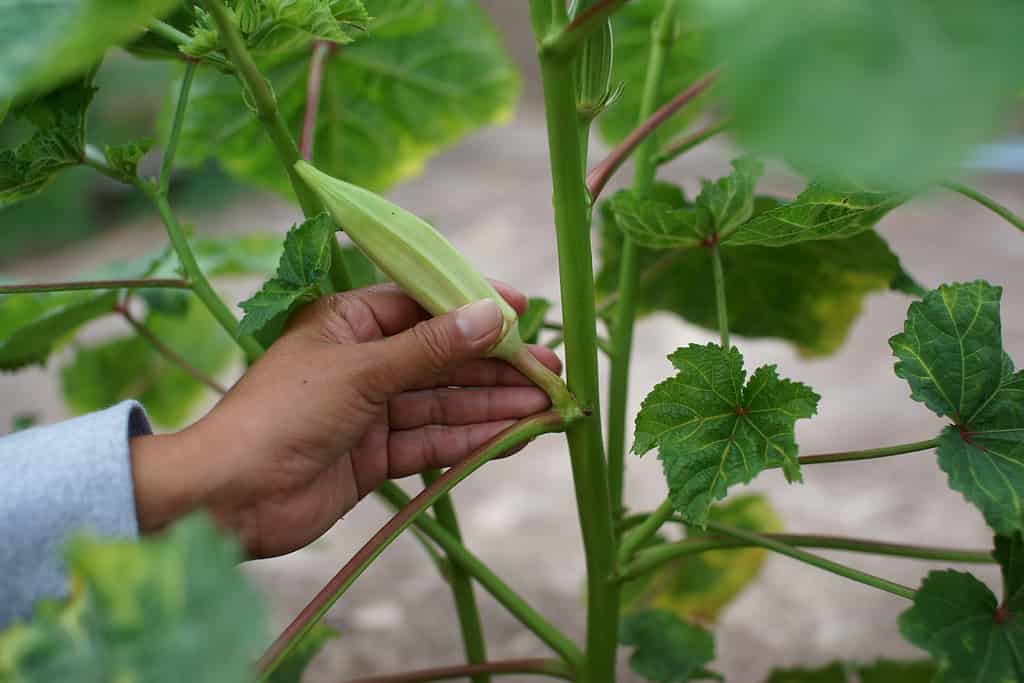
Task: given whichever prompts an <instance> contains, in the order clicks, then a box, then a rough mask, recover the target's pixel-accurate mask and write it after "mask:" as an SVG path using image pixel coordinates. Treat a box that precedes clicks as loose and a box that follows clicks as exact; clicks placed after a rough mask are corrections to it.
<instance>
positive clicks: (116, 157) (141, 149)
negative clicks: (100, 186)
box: [103, 140, 153, 183]
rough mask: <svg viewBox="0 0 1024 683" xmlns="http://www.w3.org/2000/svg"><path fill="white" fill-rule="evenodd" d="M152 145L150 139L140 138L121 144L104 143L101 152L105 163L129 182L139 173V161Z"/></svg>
mask: <svg viewBox="0 0 1024 683" xmlns="http://www.w3.org/2000/svg"><path fill="white" fill-rule="evenodd" d="M152 146H153V141H152V140H140V141H138V142H129V143H126V144H123V145H114V146H111V145H104V147H103V154H104V156H106V158H107V163H109V164H110V166H111V167H112V168H113V169H114V170H115V171H116V172H117V174H118V177H120V178H121V180H123V181H124V182H126V183H131V182H132V181H134V180H135V179H136V178H137V177H138V175H139V161H141V160H142V157H144V156H146V154H147V153H148V152H149V150H150V148H151V147H152Z"/></svg>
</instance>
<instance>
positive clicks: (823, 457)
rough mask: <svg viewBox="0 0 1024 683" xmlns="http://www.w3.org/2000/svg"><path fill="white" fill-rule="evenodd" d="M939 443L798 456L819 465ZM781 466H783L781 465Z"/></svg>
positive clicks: (805, 462) (923, 448)
mask: <svg viewBox="0 0 1024 683" xmlns="http://www.w3.org/2000/svg"><path fill="white" fill-rule="evenodd" d="M938 445H939V440H938V439H925V440H924V441H914V442H912V443H901V444H899V445H896V446H884V447H882V448H868V449H865V450H862V451H843V452H841V453H822V454H819V455H802V456H800V457H799V458H798V460H799V461H800V464H801V465H818V464H822V463H829V462H848V461H850V460H873V459H874V458H888V457H889V456H891V455H903V454H904V453H915V452H917V451H927V450H931V449H933V448H935V447H937V446H938ZM779 467H781V465H779Z"/></svg>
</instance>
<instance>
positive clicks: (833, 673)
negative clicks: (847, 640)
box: [765, 662, 852, 683]
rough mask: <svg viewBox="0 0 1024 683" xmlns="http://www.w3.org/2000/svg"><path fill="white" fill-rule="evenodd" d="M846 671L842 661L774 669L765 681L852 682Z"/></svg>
mask: <svg viewBox="0 0 1024 683" xmlns="http://www.w3.org/2000/svg"><path fill="white" fill-rule="evenodd" d="M847 671H848V669H847V666H846V665H845V664H843V663H842V662H832V663H831V664H827V665H825V666H823V667H821V668H818V669H805V668H794V669H776V670H775V671H772V673H771V675H770V676H769V677H768V678H767V680H766V681H765V683H852V682H851V681H850V680H849V678H848V677H847Z"/></svg>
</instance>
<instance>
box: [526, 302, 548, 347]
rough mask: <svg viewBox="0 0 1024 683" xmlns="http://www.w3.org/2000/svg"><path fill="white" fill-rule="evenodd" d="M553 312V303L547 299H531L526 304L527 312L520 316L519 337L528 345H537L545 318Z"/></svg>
mask: <svg viewBox="0 0 1024 683" xmlns="http://www.w3.org/2000/svg"><path fill="white" fill-rule="evenodd" d="M549 310H551V302H550V301H548V300H547V299H541V298H534V297H530V298H529V299H528V300H527V302H526V310H525V311H524V312H523V314H522V315H521V316H519V337H520V338H521V339H522V340H523V341H524V342H526V343H527V344H535V343H537V337H538V336H539V335H540V330H541V327H543V325H544V316H545V315H547V313H548V311H549Z"/></svg>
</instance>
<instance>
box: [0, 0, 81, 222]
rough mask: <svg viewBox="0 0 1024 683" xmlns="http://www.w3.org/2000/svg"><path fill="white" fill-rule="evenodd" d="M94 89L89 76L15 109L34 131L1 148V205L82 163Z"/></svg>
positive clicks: (32, 192) (28, 194) (24, 196)
mask: <svg viewBox="0 0 1024 683" xmlns="http://www.w3.org/2000/svg"><path fill="white" fill-rule="evenodd" d="M29 4H31V3H29ZM2 33H3V30H2V28H0V35H2ZM0 51H2V48H0ZM0 82H2V77H0ZM95 92H96V89H95V88H93V87H92V81H91V79H90V78H86V79H83V80H78V81H74V82H72V83H70V84H68V85H66V86H64V87H62V88H60V89H58V90H55V91H53V92H51V93H49V94H47V95H45V96H44V97H41V98H40V99H38V100H36V101H34V102H31V103H29V104H27V105H25V106H24V107H22V108H21V109H18V110H15V111H14V112H13V116H14V117H16V118H20V119H23V120H27V121H30V122H31V124H32V126H33V128H34V132H33V133H32V136H31V137H30V138H29V139H28V140H26V141H24V142H22V143H21V144H19V145H18V146H17V147H13V148H10V149H3V150H0V208H3V207H5V206H10V205H11V204H14V203H16V202H19V201H21V200H23V199H27V198H28V197H31V196H33V195H35V194H37V193H39V192H41V191H42V190H43V188H45V187H46V185H47V184H48V183H49V182H50V181H51V180H52V179H53V178H54V177H55V176H56V175H57V174H58V173H60V172H61V171H63V170H64V169H66V168H70V167H71V166H77V165H78V164H80V163H82V158H83V157H84V156H85V115H86V111H87V110H88V108H89V103H90V102H91V101H92V97H93V95H94V94H95Z"/></svg>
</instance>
